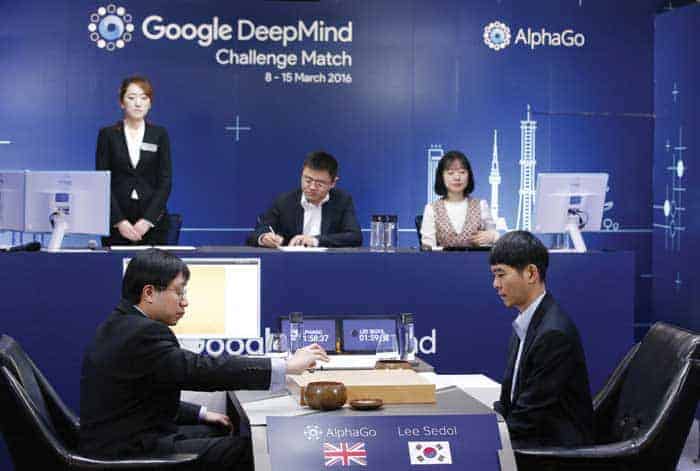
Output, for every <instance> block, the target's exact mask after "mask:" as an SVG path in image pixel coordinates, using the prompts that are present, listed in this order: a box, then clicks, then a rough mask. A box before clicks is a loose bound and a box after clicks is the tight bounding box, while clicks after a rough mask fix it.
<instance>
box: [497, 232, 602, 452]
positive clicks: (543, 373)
mask: <svg viewBox="0 0 700 471" xmlns="http://www.w3.org/2000/svg"><path fill="white" fill-rule="evenodd" d="M489 262H490V264H491V272H492V273H493V277H494V279H493V287H494V288H495V289H496V291H497V292H498V295H499V296H500V297H501V299H502V300H503V303H504V304H505V305H506V306H507V307H514V308H516V309H517V310H518V316H517V317H516V318H515V320H514V321H513V334H512V335H511V339H510V346H509V353H508V361H507V366H506V371H505V374H504V376H503V383H502V385H501V397H500V401H498V402H496V403H495V404H494V409H495V410H496V411H497V412H499V413H500V414H501V415H502V416H503V417H504V418H505V420H506V423H507V424H508V430H509V431H510V435H511V439H512V440H513V447H514V448H524V447H531V446H578V445H586V444H590V443H591V442H592V439H593V407H592V401H591V393H590V387H589V384H588V371H587V369H586V359H585V357H584V353H583V347H582V345H581V339H580V337H579V334H578V330H577V329H576V326H575V325H574V323H573V322H572V321H571V319H569V317H568V316H567V315H566V314H565V313H564V311H562V309H561V308H560V307H559V305H558V304H557V302H556V301H555V300H554V298H553V297H552V295H551V294H549V293H547V290H546V288H545V276H546V272H547V265H548V262H549V255H548V253H547V249H546V248H545V247H544V245H542V242H540V241H539V240H538V239H537V238H536V237H535V236H533V235H532V234H530V233H529V232H526V231H514V232H509V233H507V234H505V235H504V236H503V237H501V238H500V239H499V240H498V241H497V242H496V245H495V246H494V247H493V249H492V250H491V256H490V259H489Z"/></svg>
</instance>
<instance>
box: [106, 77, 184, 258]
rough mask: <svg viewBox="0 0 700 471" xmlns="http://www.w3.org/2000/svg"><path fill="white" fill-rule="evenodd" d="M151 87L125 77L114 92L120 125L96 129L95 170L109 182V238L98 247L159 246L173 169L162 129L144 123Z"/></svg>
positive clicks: (164, 229)
mask: <svg viewBox="0 0 700 471" xmlns="http://www.w3.org/2000/svg"><path fill="white" fill-rule="evenodd" d="M152 99H153V87H152V86H151V82H150V81H149V80H148V79H147V78H145V77H138V76H133V77H127V78H126V79H124V81H123V82H122V84H121V87H120V89H119V104H120V106H121V108H122V110H123V112H124V119H123V120H121V121H119V122H117V123H116V124H114V125H112V126H107V127H105V128H102V129H100V134H99V136H98V137H97V151H96V153H95V167H96V169H97V170H109V171H111V172H112V176H111V208H110V225H111V230H110V236H109V237H103V238H102V245H128V244H147V245H150V244H153V245H164V244H165V243H166V235H167V230H168V227H167V226H168V218H167V210H166V203H167V201H168V196H170V188H171V178H172V165H171V162H170V140H169V139H168V133H167V132H166V131H165V129H164V128H162V127H160V126H155V125H153V124H151V123H147V122H146V121H145V118H146V115H147V114H148V111H149V110H150V109H151V100H152Z"/></svg>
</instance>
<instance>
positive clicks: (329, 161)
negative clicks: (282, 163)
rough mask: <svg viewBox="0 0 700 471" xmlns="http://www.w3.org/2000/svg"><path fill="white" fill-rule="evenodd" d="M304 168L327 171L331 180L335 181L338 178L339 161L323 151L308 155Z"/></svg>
mask: <svg viewBox="0 0 700 471" xmlns="http://www.w3.org/2000/svg"><path fill="white" fill-rule="evenodd" d="M304 167H308V168H310V169H311V170H316V171H323V170H325V171H326V172H328V175H330V176H331V180H335V177H337V176H338V161H337V160H335V157H333V156H332V155H331V154H329V153H328V152H324V151H322V150H318V151H316V152H311V153H310V154H309V155H307V156H306V159H305V160H304Z"/></svg>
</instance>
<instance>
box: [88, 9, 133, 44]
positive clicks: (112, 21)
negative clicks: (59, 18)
mask: <svg viewBox="0 0 700 471" xmlns="http://www.w3.org/2000/svg"><path fill="white" fill-rule="evenodd" d="M132 20H133V18H132V16H131V15H130V14H129V13H127V12H126V10H125V9H124V7H118V6H116V5H114V4H109V5H107V6H106V7H99V8H98V9H97V11H95V12H92V13H91V14H90V23H89V24H88V31H89V32H90V40H91V41H92V42H94V43H95V44H96V45H97V47H99V48H100V49H106V50H107V51H114V50H115V49H121V48H123V47H124V46H125V45H126V43H128V42H129V41H131V39H132V37H133V32H134V25H133V23H132Z"/></svg>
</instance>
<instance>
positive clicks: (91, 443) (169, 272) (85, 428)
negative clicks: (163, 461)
mask: <svg viewBox="0 0 700 471" xmlns="http://www.w3.org/2000/svg"><path fill="white" fill-rule="evenodd" d="M188 279H189V269H188V268H187V265H185V263H184V262H182V260H180V259H179V258H177V257H176V256H174V255H171V254H168V253H167V252H162V251H160V250H155V249H151V250H148V251H146V252H143V253H140V254H139V255H137V256H136V257H135V258H134V259H132V260H131V262H130V263H129V266H128V267H127V270H126V273H125V275H124V281H123V287H122V296H123V300H122V301H121V303H120V304H119V306H118V307H117V308H116V310H115V311H114V312H113V313H112V314H111V315H110V316H109V317H108V318H107V319H106V320H105V321H104V322H103V323H102V324H101V325H100V326H99V327H98V329H97V333H96V335H95V338H94V340H93V341H92V343H91V344H90V345H89V346H88V348H87V350H86V352H85V356H84V358H83V368H82V375H81V382H80V412H81V426H80V449H81V451H82V452H83V453H85V454H87V455H92V456H107V457H129V456H134V455H143V454H153V453H156V454H157V453H164V454H167V453H196V454H199V455H200V463H201V464H202V465H203V468H202V469H207V470H209V471H213V470H229V469H237V470H239V469H252V456H251V448H250V440H249V439H248V438H242V437H238V436H233V435H230V434H229V433H228V429H229V428H230V427H231V422H230V420H229V419H228V417H226V416H225V415H223V414H218V413H215V412H211V411H207V410H206V408H203V407H200V406H198V405H195V404H189V403H185V402H181V401H180V392H181V390H182V389H185V390H195V391H213V390H234V389H267V388H269V387H270V386H271V385H272V386H275V387H280V388H281V387H283V386H284V376H285V374H286V373H300V372H301V371H303V370H304V369H306V368H308V367H311V366H313V365H314V364H315V362H316V360H327V357H326V354H325V352H324V351H323V349H322V348H321V347H319V346H318V345H316V344H314V345H312V346H310V347H306V348H303V349H299V350H297V352H296V353H295V354H294V355H293V356H292V357H291V358H289V359H288V360H286V361H285V360H281V359H274V360H271V359H266V358H247V357H242V356H226V357H218V358H212V357H205V356H200V355H196V354H194V353H191V352H189V351H187V350H183V349H181V348H180V346H179V343H178V341H177V339H176V338H175V335H174V334H173V332H172V331H171V330H170V328H169V326H173V325H175V324H177V322H178V321H179V320H180V318H182V316H183V315H184V314H185V308H186V307H187V298H186V294H185V286H186V284H187V281H188Z"/></svg>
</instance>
